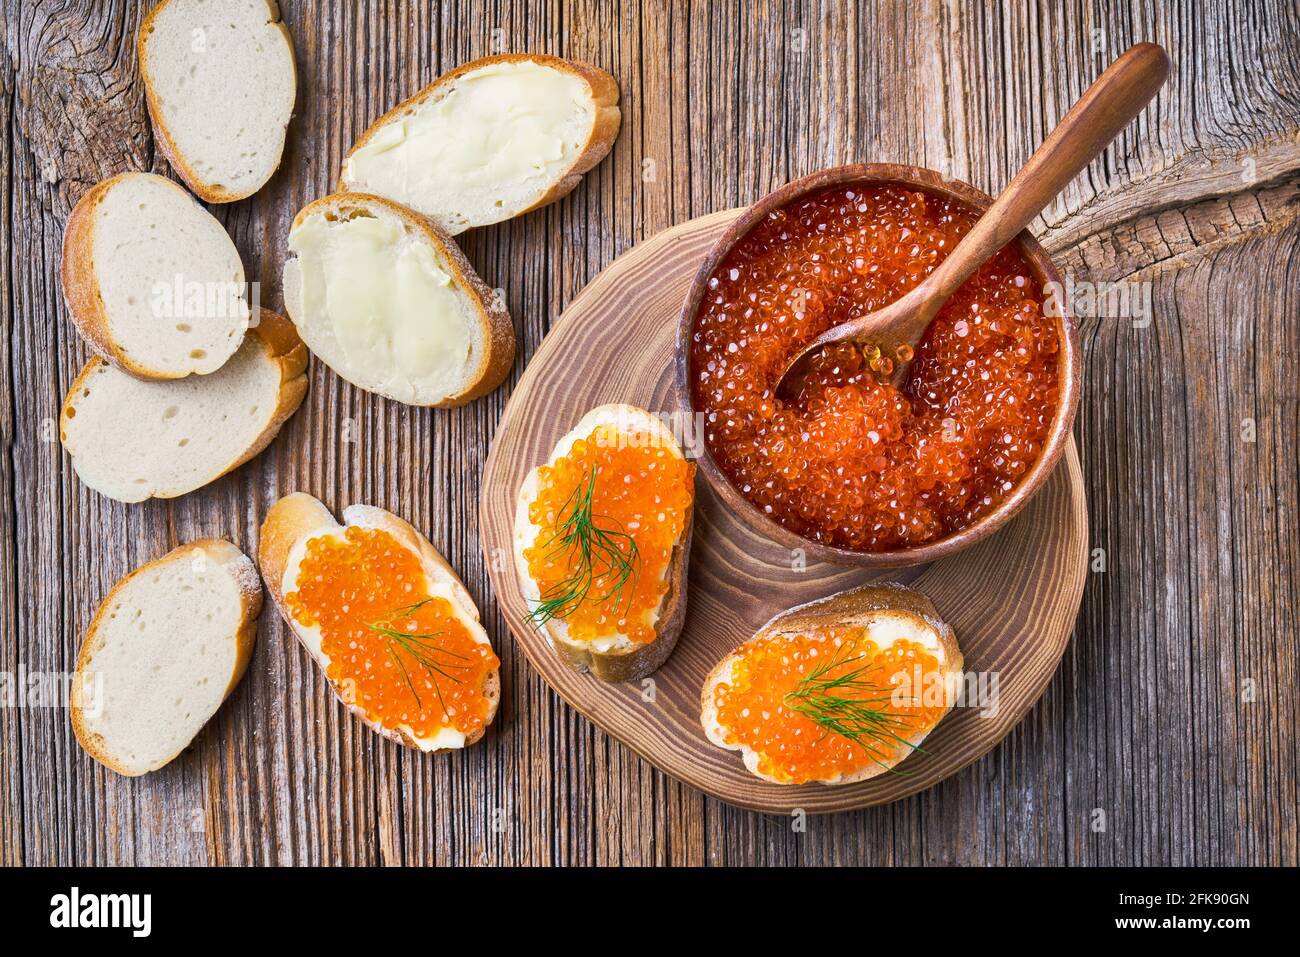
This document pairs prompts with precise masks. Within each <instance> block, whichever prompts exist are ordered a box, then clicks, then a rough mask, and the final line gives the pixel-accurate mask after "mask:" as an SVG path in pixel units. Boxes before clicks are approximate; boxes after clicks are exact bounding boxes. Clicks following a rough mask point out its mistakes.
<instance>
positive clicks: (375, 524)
mask: <svg viewBox="0 0 1300 957" xmlns="http://www.w3.org/2000/svg"><path fill="white" fill-rule="evenodd" d="M258 564H259V565H260V566H261V570H262V577H263V579H264V581H265V582H266V586H267V589H268V590H269V591H270V592H271V595H272V596H273V597H274V598H275V603H276V605H277V607H278V608H279V609H280V614H281V615H282V616H283V617H284V620H285V622H286V623H287V624H288V625H289V628H290V630H291V631H293V633H294V634H295V635H297V637H298V640H299V641H301V642H302V643H303V645H304V646H305V647H306V648H307V650H308V651H310V652H311V654H312V657H313V658H315V659H316V662H317V663H318V664H319V665H320V666H321V668H322V669H324V671H325V675H326V677H327V678H328V679H329V682H330V687H331V688H332V689H333V691H334V693H335V695H337V696H338V698H339V700H340V701H342V702H343V703H344V704H345V705H347V706H348V708H349V709H350V710H351V711H352V712H353V713H354V714H356V715H357V716H358V717H360V718H361V719H362V720H363V721H365V722H366V724H368V725H369V726H370V727H371V728H373V729H374V730H375V731H378V732H379V733H380V734H382V735H384V736H385V737H387V738H391V739H392V740H394V741H398V742H400V743H402V744H405V745H407V746H409V747H412V748H417V749H419V750H421V751H425V752H439V751H448V750H454V749H456V748H462V747H464V746H465V745H467V744H473V743H474V742H475V741H477V740H478V739H479V738H481V737H482V736H483V732H484V730H485V729H486V727H487V726H488V725H489V724H491V722H492V719H493V717H494V716H495V715H496V710H497V703H498V701H499V699H500V680H499V677H498V669H499V667H500V663H499V662H498V661H497V657H496V655H495V654H493V652H492V646H491V644H490V643H489V641H488V637H487V633H486V632H485V631H484V630H483V626H482V625H481V624H479V614H478V609H477V608H476V607H475V605H474V602H473V599H472V598H470V595H469V592H467V591H466V590H465V586H464V585H463V584H462V583H461V580H460V578H459V577H457V575H456V573H455V572H454V571H452V569H451V567H450V566H449V565H448V564H447V562H446V560H445V559H443V557H442V556H441V555H439V554H438V552H437V551H435V550H434V548H433V546H432V545H430V544H429V542H428V540H427V539H425V537H424V536H423V535H421V534H420V533H419V532H417V531H416V530H415V529H414V528H413V527H411V526H410V525H409V524H407V523H406V522H404V521H403V520H402V519H400V518H398V517H397V516H396V515H393V514H391V513H389V512H386V511H384V510H383V509H381V508H374V507H372V506H369V505H352V506H350V507H348V508H346V509H344V510H343V522H342V523H339V522H337V521H335V520H334V517H333V516H332V515H331V514H330V512H329V510H328V509H327V508H325V506H324V505H322V504H321V503H320V502H319V501H317V500H316V499H315V498H313V497H312V496H310V495H307V494H305V493H302V492H297V493H294V494H293V495H288V496H286V497H284V498H282V499H281V500H280V501H279V502H277V503H276V504H275V505H274V506H272V508H271V510H270V511H269V512H268V513H267V516H266V520H265V521H264V522H263V523H262V534H261V544H260V547H259V550H258Z"/></svg>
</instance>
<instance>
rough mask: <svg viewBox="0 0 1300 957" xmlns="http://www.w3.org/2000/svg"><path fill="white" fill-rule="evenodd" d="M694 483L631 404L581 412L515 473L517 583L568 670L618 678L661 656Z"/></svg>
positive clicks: (679, 578)
mask: <svg viewBox="0 0 1300 957" xmlns="http://www.w3.org/2000/svg"><path fill="white" fill-rule="evenodd" d="M694 483H695V466H694V465H692V464H691V463H689V462H687V461H686V458H685V456H684V455H683V454H682V450H681V446H679V445H678V443H677V440H676V438H675V437H674V436H673V434H672V432H671V430H669V429H668V428H667V427H666V426H665V425H664V424H663V423H662V422H661V421H660V420H659V419H657V418H655V417H654V416H653V415H651V414H650V413H649V412H647V411H645V410H644V409H639V408H637V407H635V406H631V405H602V406H600V407H599V408H596V409H593V410H591V411H590V412H588V413H587V414H586V415H585V416H584V417H583V418H582V420H581V421H580V422H579V423H578V424H577V425H576V426H575V427H574V428H573V430H572V431H571V432H569V433H568V434H567V435H565V436H564V437H563V438H562V439H560V441H559V443H558V444H557V445H556V446H555V450H554V451H553V452H552V453H551V457H550V459H549V461H547V462H546V464H544V465H540V466H538V467H537V468H535V469H533V470H532V472H530V473H529V474H528V477H527V478H526V479H525V480H524V484H523V487H522V488H521V489H520V490H519V500H518V505H517V508H516V511H515V529H514V544H515V559H516V564H517V567H518V570H519V578H520V584H521V587H522V590H523V594H524V598H525V600H526V601H527V602H528V605H529V612H530V620H531V622H532V624H533V625H534V626H535V627H537V628H540V629H542V630H543V631H545V633H546V634H547V635H548V636H549V637H550V639H551V644H552V645H554V647H555V649H556V651H558V652H559V654H560V655H561V657H563V658H564V660H565V661H566V662H568V663H569V664H570V665H571V666H572V667H574V668H576V669H577V670H579V671H590V672H591V673H592V674H594V675H595V676H596V677H598V678H602V679H604V680H606V681H628V680H632V679H635V678H641V677H644V676H645V675H647V674H649V673H650V672H652V671H654V670H655V669H656V668H658V667H659V666H660V665H662V664H663V663H664V661H665V660H667V658H668V655H669V654H670V653H671V652H672V650H673V645H674V644H676V642H677V635H678V634H679V633H680V632H681V629H682V622H683V619H684V616H685V613H686V565H687V560H688V558H689V553H690V544H691V518H692V509H693V507H694V504H695V484H694Z"/></svg>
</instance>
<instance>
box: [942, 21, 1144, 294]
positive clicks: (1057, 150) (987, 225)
mask: <svg viewBox="0 0 1300 957" xmlns="http://www.w3.org/2000/svg"><path fill="white" fill-rule="evenodd" d="M1168 76H1169V57H1168V56H1167V55H1166V53H1165V51H1164V50H1163V49H1162V48H1161V47H1159V46H1157V45H1156V44H1154V43H1139V44H1137V45H1136V46H1134V47H1130V48H1129V49H1128V50H1126V51H1125V52H1124V53H1123V54H1122V55H1121V56H1120V57H1119V58H1118V59H1117V60H1116V61H1115V62H1114V63H1112V64H1111V65H1110V66H1109V67H1107V68H1106V72H1104V73H1103V74H1102V75H1101V76H1100V77H1098V78H1097V81H1096V82H1095V83H1093V84H1092V86H1090V87H1088V89H1087V91H1086V92H1085V93H1084V94H1083V96H1082V97H1081V98H1080V99H1079V101H1078V102H1077V103H1075V104H1074V106H1072V107H1071V108H1070V111H1069V112H1068V113H1066V114H1065V116H1064V117H1062V118H1061V122H1060V123H1058V124H1056V129H1054V130H1052V132H1051V135H1049V136H1048V137H1047V139H1046V140H1044V141H1043V145H1042V146H1040V147H1038V149H1037V151H1036V152H1035V153H1034V155H1033V156H1031V157H1030V158H1029V162H1028V163H1026V164H1025V165H1024V167H1022V168H1021V170H1020V172H1019V173H1017V174H1016V178H1015V179H1013V180H1012V181H1011V184H1010V185H1009V186H1007V188H1006V189H1005V190H1003V191H1002V195H1001V196H999V197H998V198H997V200H996V202H994V203H993V205H992V206H990V207H989V208H988V211H987V212H986V213H984V215H983V216H981V217H980V218H979V220H978V221H977V222H976V223H975V225H974V226H973V227H972V228H971V231H970V232H969V233H967V234H966V236H965V237H964V238H963V239H962V241H961V242H960V243H959V244H958V245H957V248H956V249H954V250H953V252H952V254H951V255H950V256H949V257H948V258H947V259H945V260H944V261H943V262H942V263H941V264H940V265H939V268H937V269H936V270H935V271H934V272H933V273H931V275H930V281H929V282H928V283H926V285H927V286H929V287H930V293H931V294H930V295H929V296H927V297H926V298H927V300H928V301H931V302H933V301H934V300H935V299H937V300H938V301H939V303H940V304H942V303H943V302H946V301H947V300H948V298H949V297H950V296H951V295H952V294H953V293H954V292H956V291H957V289H958V287H959V286H961V284H962V283H964V282H965V281H966V280H967V279H969V278H970V276H971V274H972V273H973V272H975V270H976V269H978V268H979V267H980V265H981V264H983V263H984V262H986V261H987V260H988V259H990V258H991V257H992V256H993V254H994V253H996V252H997V251H998V250H999V249H1001V248H1002V247H1003V246H1005V245H1006V244H1007V243H1009V242H1011V240H1012V239H1014V238H1015V237H1016V235H1017V234H1019V233H1020V231H1021V230H1023V229H1024V228H1025V227H1026V226H1028V225H1029V223H1030V221H1031V220H1032V219H1033V218H1034V217H1035V216H1037V215H1038V214H1039V213H1040V212H1041V211H1042V210H1043V208H1044V207H1046V206H1047V204H1048V203H1050V202H1051V201H1052V200H1053V199H1055V198H1056V196H1057V195H1058V194H1059V193H1060V192H1061V191H1062V190H1063V189H1065V187H1066V186H1067V185H1069V183H1070V180H1072V179H1074V177H1075V176H1077V175H1078V174H1079V172H1080V171H1081V170H1083V169H1084V168H1085V167H1086V166H1087V165H1088V164H1089V163H1091V162H1092V161H1093V159H1094V158H1095V157H1096V156H1097V155H1098V154H1099V153H1100V152H1101V151H1102V150H1104V149H1105V148H1106V146H1107V144H1109V143H1110V141H1111V140H1113V139H1114V138H1115V137H1116V136H1118V135H1119V132H1120V130H1122V129H1123V128H1124V127H1125V126H1127V125H1128V124H1129V123H1130V122H1131V121H1132V120H1133V118H1134V117H1136V116H1137V115H1138V114H1139V113H1141V112H1142V108H1143V107H1145V106H1146V105H1147V103H1149V102H1150V101H1151V98H1152V97H1153V96H1155V95H1156V91H1157V90H1159V89H1160V87H1161V86H1162V85H1163V84H1164V82H1165V79H1166V78H1167V77H1168Z"/></svg>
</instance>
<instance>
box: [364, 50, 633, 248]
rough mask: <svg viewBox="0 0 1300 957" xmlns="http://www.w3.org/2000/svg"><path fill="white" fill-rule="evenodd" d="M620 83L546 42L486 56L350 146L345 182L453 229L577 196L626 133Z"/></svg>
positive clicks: (390, 115)
mask: <svg viewBox="0 0 1300 957" xmlns="http://www.w3.org/2000/svg"><path fill="white" fill-rule="evenodd" d="M617 104H618V84H617V83H615V82H614V78H613V77H612V76H610V75H609V74H608V73H606V72H605V71H604V70H601V69H599V68H597V67H594V66H591V65H590V64H587V63H581V62H578V61H576V60H562V59H560V58H558V57H552V56H545V55H542V54H532V53H528V54H518V53H510V54H503V55H500V56H490V57H484V58H483V59H479V60H474V61H473V62H470V63H466V64H465V65H464V66H462V67H460V68H458V69H456V70H453V71H452V72H450V73H447V74H445V75H443V76H441V77H439V78H438V79H436V80H434V81H433V82H432V83H431V84H429V85H428V86H426V87H425V88H424V89H423V90H421V91H420V92H418V93H416V94H415V95H414V96H412V97H411V98H410V99H407V100H404V101H403V102H401V103H399V104H398V105H397V106H395V107H394V108H393V109H391V110H389V111H388V112H387V113H385V114H384V115H383V116H381V117H380V118H379V119H378V120H376V121H375V122H374V123H373V124H372V125H371V126H370V128H369V129H368V130H366V132H365V133H363V134H362V135H361V138H360V139H359V140H358V141H357V143H356V145H355V146H353V147H352V151H351V152H350V153H349V154H348V156H347V159H346V160H345V162H344V166H343V176H342V178H341V179H340V182H339V190H340V192H341V191H344V190H358V191H361V192H366V193H374V194H377V195H380V196H387V197H388V198H390V199H392V200H394V201H396V202H399V203H402V204H404V205H406V206H409V207H411V208H412V209H414V210H416V211H417V212H419V213H422V214H424V215H425V216H428V217H429V218H430V219H432V220H433V221H434V222H436V223H437V224H438V225H439V226H441V227H442V228H443V230H445V231H446V232H447V233H448V234H449V235H452V236H454V235H456V234H458V233H461V232H463V231H465V230H466V229H470V228H472V227H476V226H486V225H488V224H490V223H498V222H501V221H503V220H506V219H511V218H512V217H515V216H519V215H521V214H523V213H526V212H529V211H530V210H533V209H537V208H538V207H540V206H545V205H547V204H548V203H553V202H555V201H556V200H557V199H561V198H563V197H564V196H567V195H568V194H569V193H570V192H572V191H573V188H574V187H575V186H577V185H578V182H579V180H581V179H582V175H583V174H584V173H586V172H587V171H588V170H589V169H591V168H592V167H593V166H595V165H596V164H597V163H599V162H600V161H601V160H602V159H603V158H604V157H605V154H606V153H608V152H609V150H610V147H611V146H613V144H614V140H615V138H616V137H617V136H618V128H619V123H620V113H619V109H618V106H617Z"/></svg>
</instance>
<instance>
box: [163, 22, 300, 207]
mask: <svg viewBox="0 0 1300 957" xmlns="http://www.w3.org/2000/svg"><path fill="white" fill-rule="evenodd" d="M139 50H140V74H141V76H143V77H144V88H145V98H146V100H147V101H148V104H149V116H150V118H151V119H152V120H153V128H154V137H155V140H156V142H157V143H158V146H159V148H160V149H161V150H162V151H163V153H164V154H165V155H166V156H167V159H168V160H169V161H170V162H171V164H172V168H173V169H175V170H176V172H177V173H178V174H179V175H180V177H181V179H183V180H185V183H186V185H188V186H189V188H190V189H192V190H194V192H195V193H197V194H198V195H199V196H201V197H202V198H203V199H205V200H206V201H207V202H209V203H229V202H233V201H234V200H237V199H243V198H244V197H245V196H251V195H252V194H253V193H256V192H257V191H258V190H259V189H261V188H262V186H263V185H265V183H266V181H267V180H268V179H270V178H271V174H272V173H274V172H275V170H276V168H277V167H278V166H279V165H280V157H281V154H283V152H284V135H285V129H286V127H288V125H289V118H290V116H292V115H293V104H294V98H295V96H296V92H297V86H298V77H297V73H296V70H295V68H294V61H293V39H292V38H291V37H290V36H289V31H288V29H287V28H286V27H285V25H284V24H283V23H282V22H280V11H279V8H278V7H277V6H276V4H275V2H274V0H220V2H213V0H162V3H160V4H158V6H156V7H154V8H153V10H152V11H151V12H150V13H149V15H148V16H147V17H145V20H144V24H143V25H142V26H141V28H140V42H139Z"/></svg>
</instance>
